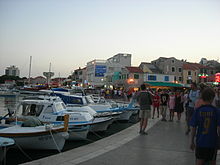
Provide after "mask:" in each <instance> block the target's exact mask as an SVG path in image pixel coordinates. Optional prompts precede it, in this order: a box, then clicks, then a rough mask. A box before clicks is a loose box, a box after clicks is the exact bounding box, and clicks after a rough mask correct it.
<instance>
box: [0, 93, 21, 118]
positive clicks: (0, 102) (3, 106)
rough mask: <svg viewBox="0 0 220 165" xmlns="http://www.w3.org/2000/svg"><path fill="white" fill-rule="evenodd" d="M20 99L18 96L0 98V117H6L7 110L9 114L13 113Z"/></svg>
mask: <svg viewBox="0 0 220 165" xmlns="http://www.w3.org/2000/svg"><path fill="white" fill-rule="evenodd" d="M20 99H21V97H19V96H16V97H0V116H3V115H6V114H7V113H8V110H10V112H12V111H14V110H15V109H16V106H17V105H18V102H19V100H20Z"/></svg>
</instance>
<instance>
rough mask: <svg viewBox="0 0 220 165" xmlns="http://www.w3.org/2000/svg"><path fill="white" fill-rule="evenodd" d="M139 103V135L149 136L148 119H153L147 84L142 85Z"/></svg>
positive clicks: (138, 97) (138, 98)
mask: <svg viewBox="0 0 220 165" xmlns="http://www.w3.org/2000/svg"><path fill="white" fill-rule="evenodd" d="M137 101H138V103H139V105H140V111H139V117H140V131H139V134H141V135H147V132H145V129H146V128H147V123H148V119H149V118H151V104H152V100H151V95H150V93H149V92H148V91H147V90H146V86H145V84H142V85H141V91H140V92H139V93H138V95H137Z"/></svg>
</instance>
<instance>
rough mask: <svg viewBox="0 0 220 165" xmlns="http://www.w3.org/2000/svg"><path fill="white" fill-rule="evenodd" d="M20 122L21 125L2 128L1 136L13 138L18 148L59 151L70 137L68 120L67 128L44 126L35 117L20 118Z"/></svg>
mask: <svg viewBox="0 0 220 165" xmlns="http://www.w3.org/2000/svg"><path fill="white" fill-rule="evenodd" d="M65 118H66V116H65ZM18 120H19V123H20V124H16V125H5V127H3V128H1V129H0V136H1V137H6V138H12V139H13V140H14V141H15V144H16V146H19V147H21V148H23V149H41V150H58V151H61V150H62V149H63V147H64V144H65V141H66V139H68V136H69V134H68V133H67V131H68V119H67V121H66V123H65V126H55V125H51V124H49V125H42V123H41V122H40V121H39V120H37V119H34V118H33V117H25V118H22V119H21V118H19V119H18ZM17 122H18V121H16V123H17Z"/></svg>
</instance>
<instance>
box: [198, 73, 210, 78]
mask: <svg viewBox="0 0 220 165" xmlns="http://www.w3.org/2000/svg"><path fill="white" fill-rule="evenodd" d="M198 76H199V77H200V78H207V77H208V76H209V75H208V74H205V73H202V74H201V73H200V74H199V75H198Z"/></svg>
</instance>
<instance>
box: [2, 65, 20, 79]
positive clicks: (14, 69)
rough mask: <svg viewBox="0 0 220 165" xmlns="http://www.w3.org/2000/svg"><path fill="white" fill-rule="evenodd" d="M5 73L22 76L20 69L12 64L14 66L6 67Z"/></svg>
mask: <svg viewBox="0 0 220 165" xmlns="http://www.w3.org/2000/svg"><path fill="white" fill-rule="evenodd" d="M5 75H7V76H18V77H19V76H20V70H19V69H18V68H17V67H16V66H14V65H12V66H9V67H7V68H6V69H5Z"/></svg>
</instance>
